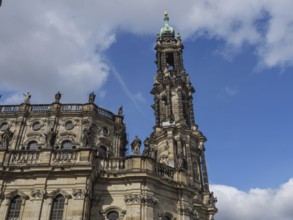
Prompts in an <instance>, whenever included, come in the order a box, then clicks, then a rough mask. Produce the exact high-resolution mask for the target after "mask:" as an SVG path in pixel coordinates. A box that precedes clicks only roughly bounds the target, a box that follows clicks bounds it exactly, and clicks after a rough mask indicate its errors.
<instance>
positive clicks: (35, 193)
mask: <svg viewBox="0 0 293 220" xmlns="http://www.w3.org/2000/svg"><path fill="white" fill-rule="evenodd" d="M45 194H46V191H45V190H42V189H32V190H31V196H32V198H33V199H42V198H43V196H44V195H45Z"/></svg>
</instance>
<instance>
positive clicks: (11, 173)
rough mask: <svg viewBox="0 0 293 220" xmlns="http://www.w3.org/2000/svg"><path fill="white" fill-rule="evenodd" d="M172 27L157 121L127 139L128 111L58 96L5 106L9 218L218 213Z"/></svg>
mask: <svg viewBox="0 0 293 220" xmlns="http://www.w3.org/2000/svg"><path fill="white" fill-rule="evenodd" d="M164 20H165V26H164V27H163V28H162V29H161V31H160V33H159V34H158V38H157V43H156V48H155V49H156V51H157V54H156V59H157V60H156V63H157V74H156V76H155V79H154V85H153V89H152V91H151V93H152V94H153V95H154V104H153V106H152V107H153V109H154V113H155V121H156V122H155V126H154V130H153V132H152V133H151V135H150V136H149V137H148V138H147V139H146V140H145V141H144V142H143V144H144V151H143V153H142V154H140V153H139V152H140V148H141V145H142V141H141V140H140V139H139V138H138V137H136V138H135V140H134V141H133V142H132V143H131V148H132V150H133V155H132V156H126V154H125V152H126V147H127V145H128V141H127V138H126V127H125V125H124V123H123V119H124V116H123V109H122V108H119V110H118V113H117V114H114V113H112V112H110V111H107V110H105V109H102V108H100V107H98V106H96V105H95V104H94V100H95V94H94V93H91V94H90V95H89V102H88V103H85V104H63V103H61V102H60V101H61V94H60V92H58V93H57V94H56V95H55V102H53V103H52V104H45V105H33V104H30V97H31V95H30V94H29V93H27V94H25V100H24V102H23V103H22V104H20V105H9V106H7V105H5V106H0V184H1V191H0V216H1V217H0V218H1V219H5V220H6V219H8V220H12V219H13V220H16V219H23V220H34V219H36V220H37V219H40V220H55V219H56V220H57V219H58V220H59V219H60V220H61V219H64V220H81V219H84V220H85V219H90V220H95V219H105V220H106V219H109V220H116V219H120V220H122V219H125V220H142V219H145V220H146V219H158V220H159V219H160V220H175V219H176V220H213V219H214V215H215V213H216V212H217V208H216V207H215V203H216V198H215V197H214V196H213V193H212V192H210V190H209V183H208V175H207V168H206V162H205V146H204V142H205V141H206V138H205V136H204V135H203V134H202V132H201V131H199V130H198V126H197V125H196V123H195V120H194V113H193V100H192V94H193V93H194V92H195V89H194V88H193V87H192V85H191V83H190V80H189V76H188V74H187V73H186V72H185V69H184V66H183V58H182V50H183V45H182V43H181V39H180V36H179V35H178V34H177V36H176V34H175V31H174V29H173V28H172V27H170V26H169V17H168V14H167V13H166V14H165V17H164Z"/></svg>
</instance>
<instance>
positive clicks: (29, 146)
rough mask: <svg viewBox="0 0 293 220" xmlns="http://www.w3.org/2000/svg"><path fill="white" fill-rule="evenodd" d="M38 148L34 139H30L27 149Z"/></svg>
mask: <svg viewBox="0 0 293 220" xmlns="http://www.w3.org/2000/svg"><path fill="white" fill-rule="evenodd" d="M37 148H38V143H37V142H36V141H30V142H29V143H28V146H27V149H28V150H36V149H37Z"/></svg>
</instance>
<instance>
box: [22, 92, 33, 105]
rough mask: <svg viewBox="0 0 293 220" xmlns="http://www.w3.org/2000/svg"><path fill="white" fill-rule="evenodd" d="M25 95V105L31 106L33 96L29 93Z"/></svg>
mask: <svg viewBox="0 0 293 220" xmlns="http://www.w3.org/2000/svg"><path fill="white" fill-rule="evenodd" d="M23 95H24V103H25V104H29V103H30V99H31V97H32V96H31V94H30V93H29V92H27V93H23Z"/></svg>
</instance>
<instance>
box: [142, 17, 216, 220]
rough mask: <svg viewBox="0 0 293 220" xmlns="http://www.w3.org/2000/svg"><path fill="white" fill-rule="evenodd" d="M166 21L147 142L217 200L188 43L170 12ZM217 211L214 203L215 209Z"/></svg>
mask: <svg viewBox="0 0 293 220" xmlns="http://www.w3.org/2000/svg"><path fill="white" fill-rule="evenodd" d="M164 23H165V25H164V27H162V28H161V30H160V32H159V33H158V35H157V41H156V47H155V50H156V65H157V73H156V75H155V77H154V84H153V89H152V90H151V94H153V96H154V104H153V105H152V108H153V109H154V114H155V126H154V131H153V132H152V134H151V135H150V137H149V138H147V139H146V140H145V143H144V144H145V146H146V148H149V149H151V150H152V151H154V152H155V153H154V154H155V160H156V161H157V162H159V163H161V164H164V165H166V166H170V167H173V168H174V169H175V170H176V171H177V172H178V173H185V174H186V175H187V176H189V177H190V179H189V180H188V181H189V183H188V184H189V185H190V186H192V187H194V189H195V190H196V191H197V193H198V195H201V196H202V198H203V199H204V200H206V201H209V202H210V203H214V202H216V199H215V198H214V197H213V194H212V193H210V190H209V182H208V173H207V167H206V161H205V146H204V143H205V141H206V140H207V139H206V137H205V136H204V135H203V134H202V132H201V131H200V130H198V125H197V124H196V123H195V119H194V111H193V97H192V95H193V93H195V89H194V87H193V86H192V84H191V82H190V78H189V75H188V74H187V72H186V70H185V68H184V65H183V49H184V46H183V44H182V42H181V36H180V34H179V33H177V34H176V33H175V30H174V28H172V27H171V26H170V25H169V16H168V13H167V12H165V14H164ZM197 198H198V196H197ZM202 202H204V201H202ZM216 210H217V209H216V208H215V207H214V206H213V208H212V211H211V212H212V213H215V212H216ZM200 219H201V218H200ZM202 219H205V218H202Z"/></svg>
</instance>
